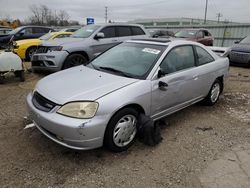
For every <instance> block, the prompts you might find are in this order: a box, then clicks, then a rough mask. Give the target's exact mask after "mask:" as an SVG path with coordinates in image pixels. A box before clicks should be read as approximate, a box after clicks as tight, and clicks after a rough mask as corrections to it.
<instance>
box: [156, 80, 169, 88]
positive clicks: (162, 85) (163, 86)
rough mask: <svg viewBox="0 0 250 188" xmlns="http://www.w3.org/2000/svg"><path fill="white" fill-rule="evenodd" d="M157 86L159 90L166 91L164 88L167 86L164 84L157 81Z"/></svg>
mask: <svg viewBox="0 0 250 188" xmlns="http://www.w3.org/2000/svg"><path fill="white" fill-rule="evenodd" d="M158 86H159V89H160V90H166V87H168V84H167V83H166V82H162V81H159V83H158Z"/></svg>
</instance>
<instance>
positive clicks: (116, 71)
mask: <svg viewBox="0 0 250 188" xmlns="http://www.w3.org/2000/svg"><path fill="white" fill-rule="evenodd" d="M98 68H99V69H103V70H107V71H111V72H115V73H118V74H120V75H122V76H125V77H128V78H133V76H132V75H130V74H128V73H125V72H122V71H120V70H117V69H114V68H112V67H98Z"/></svg>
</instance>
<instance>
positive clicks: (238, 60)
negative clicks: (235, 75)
mask: <svg viewBox="0 0 250 188" xmlns="http://www.w3.org/2000/svg"><path fill="white" fill-rule="evenodd" d="M229 59H230V62H231V63H233V64H241V65H250V53H245V52H238V51H231V52H230V54H229Z"/></svg>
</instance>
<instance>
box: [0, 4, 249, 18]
mask: <svg viewBox="0 0 250 188" xmlns="http://www.w3.org/2000/svg"><path fill="white" fill-rule="evenodd" d="M205 2H206V0H0V17H6V16H9V17H11V18H13V19H16V18H18V19H20V20H24V19H25V18H27V17H28V16H30V11H29V7H30V5H33V4H36V5H39V4H44V5H47V6H48V7H49V8H50V9H53V10H61V9H63V10H66V11H67V12H68V13H69V15H70V19H71V20H77V21H79V22H80V23H85V20H86V17H94V18H95V20H96V22H98V23H100V22H104V11H105V8H104V7H105V6H108V19H111V20H113V21H129V20H134V19H139V18H176V17H178V18H180V17H189V18H204V9H205ZM208 2H209V3H208V16H207V17H208V19H217V18H216V14H217V13H219V12H220V13H222V14H223V17H222V18H221V20H225V19H228V20H229V21H233V22H248V23H250V0H208Z"/></svg>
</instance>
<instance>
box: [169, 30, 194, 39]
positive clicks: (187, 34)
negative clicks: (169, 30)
mask: <svg viewBox="0 0 250 188" xmlns="http://www.w3.org/2000/svg"><path fill="white" fill-rule="evenodd" d="M195 34H196V31H195V30H181V31H178V32H177V33H175V35H174V36H175V37H178V38H193V37H194V36H195Z"/></svg>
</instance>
